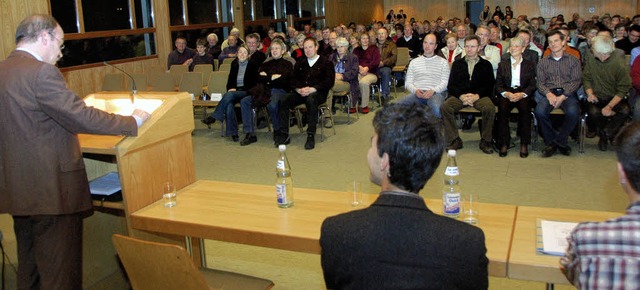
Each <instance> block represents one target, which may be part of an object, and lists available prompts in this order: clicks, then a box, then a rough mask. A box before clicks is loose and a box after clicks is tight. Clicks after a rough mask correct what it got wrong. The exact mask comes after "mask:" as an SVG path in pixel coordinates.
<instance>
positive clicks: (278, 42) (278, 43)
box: [271, 38, 287, 53]
mask: <svg viewBox="0 0 640 290" xmlns="http://www.w3.org/2000/svg"><path fill="white" fill-rule="evenodd" d="M274 44H276V45H279V46H280V47H281V48H282V53H285V52H287V45H286V44H284V42H282V40H280V39H278V38H274V39H273V40H272V41H271V45H274Z"/></svg>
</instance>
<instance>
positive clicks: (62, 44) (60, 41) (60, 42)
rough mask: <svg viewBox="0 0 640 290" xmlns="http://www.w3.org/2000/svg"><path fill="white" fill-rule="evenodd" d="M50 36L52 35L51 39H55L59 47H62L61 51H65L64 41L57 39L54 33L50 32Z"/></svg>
mask: <svg viewBox="0 0 640 290" xmlns="http://www.w3.org/2000/svg"><path fill="white" fill-rule="evenodd" d="M49 35H51V37H53V38H54V39H55V40H56V41H57V42H58V45H60V50H63V49H64V39H61V38H57V37H56V36H55V35H53V33H52V32H49Z"/></svg>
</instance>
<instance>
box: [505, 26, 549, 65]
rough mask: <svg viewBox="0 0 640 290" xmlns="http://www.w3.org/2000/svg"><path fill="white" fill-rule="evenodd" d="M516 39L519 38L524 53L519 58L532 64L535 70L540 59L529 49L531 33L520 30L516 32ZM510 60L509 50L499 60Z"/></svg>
mask: <svg viewBox="0 0 640 290" xmlns="http://www.w3.org/2000/svg"><path fill="white" fill-rule="evenodd" d="M517 37H518V38H520V40H522V43H523V45H524V46H523V47H524V52H522V53H521V56H522V57H523V58H524V59H526V60H528V61H530V62H532V63H533V69H534V70H535V68H536V66H538V60H539V59H540V55H539V54H538V53H537V52H536V51H534V50H532V49H531V46H532V45H531V44H530V42H529V41H530V40H531V33H530V32H529V31H528V30H526V29H522V30H520V31H518V35H517ZM533 47H535V45H533ZM510 58H511V50H509V52H506V53H505V54H503V55H502V57H501V59H502V61H505V60H509V59H510Z"/></svg>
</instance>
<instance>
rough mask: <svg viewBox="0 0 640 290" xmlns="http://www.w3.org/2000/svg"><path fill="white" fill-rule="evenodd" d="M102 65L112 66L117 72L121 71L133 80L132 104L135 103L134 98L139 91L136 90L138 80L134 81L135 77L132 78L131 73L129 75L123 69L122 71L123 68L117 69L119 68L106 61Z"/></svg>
mask: <svg viewBox="0 0 640 290" xmlns="http://www.w3.org/2000/svg"><path fill="white" fill-rule="evenodd" d="M102 63H104V64H105V65H107V66H110V67H112V68H115V69H117V70H119V71H121V72H122V73H124V74H125V75H126V76H128V77H129V78H130V79H131V85H132V89H133V90H132V93H131V103H133V98H134V96H135V94H137V93H138V90H137V88H136V80H135V79H133V77H132V76H131V75H130V74H129V73H127V72H126V71H124V70H123V69H121V68H119V67H117V66H115V65H112V64H110V63H108V62H106V61H103V62H102Z"/></svg>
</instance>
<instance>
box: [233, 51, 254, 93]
mask: <svg viewBox="0 0 640 290" xmlns="http://www.w3.org/2000/svg"><path fill="white" fill-rule="evenodd" d="M255 53H258V52H255ZM259 69H260V64H258V63H256V62H252V61H251V60H249V61H248V63H247V69H246V70H245V71H244V79H243V80H242V81H243V82H244V88H243V89H242V90H243V91H248V90H249V89H251V88H253V86H255V85H256V84H257V83H258V70H259ZM239 70H240V64H239V62H238V58H236V59H234V60H233V61H232V62H231V69H230V70H229V76H228V78H227V90H230V89H237V88H238V71H239Z"/></svg>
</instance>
